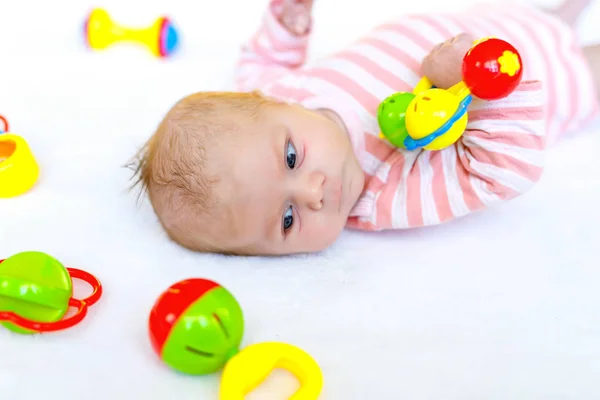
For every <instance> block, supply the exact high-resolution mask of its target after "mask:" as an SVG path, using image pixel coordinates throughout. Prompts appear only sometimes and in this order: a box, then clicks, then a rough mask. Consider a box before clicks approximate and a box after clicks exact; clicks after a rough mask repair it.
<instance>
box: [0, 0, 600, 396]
mask: <svg viewBox="0 0 600 400" xmlns="http://www.w3.org/2000/svg"><path fill="white" fill-rule="evenodd" d="M101 3H102V5H103V6H105V7H106V8H107V9H108V10H109V11H111V12H112V13H113V15H114V17H115V19H116V20H117V21H121V22H124V23H127V24H130V25H136V24H138V25H143V24H145V23H147V22H149V21H152V19H153V18H154V17H156V16H158V15H159V14H160V13H161V12H168V13H169V14H171V15H172V17H173V18H174V20H175V21H176V23H178V26H179V29H180V30H181V32H182V47H181V52H180V53H179V54H178V55H177V57H175V58H173V59H172V60H170V61H158V60H155V59H153V58H151V56H149V55H148V54H147V53H146V52H145V51H144V50H143V49H138V48H137V47H129V46H119V47H115V48H114V49H111V50H109V51H107V52H104V53H97V54H94V53H89V52H87V51H86V50H85V49H84V48H82V47H81V43H80V41H81V24H82V22H83V17H84V15H85V12H86V11H87V9H88V8H89V7H91V6H92V3H88V2H86V1H75V0H60V1H56V0H55V1H36V2H34V1H33V0H31V1H23V2H22V3H20V4H18V3H17V2H14V1H13V2H9V1H5V2H2V3H0V45H1V46H0V49H2V52H1V53H0V57H1V59H2V62H1V63H0V82H1V85H0V114H3V115H5V116H6V117H7V118H8V119H9V121H10V123H11V125H12V128H13V129H12V130H13V131H14V132H15V133H18V134H20V135H22V136H24V137H25V138H26V139H27V141H28V142H29V144H30V145H31V147H32V149H33V151H34V153H35V155H36V157H37V159H38V161H39V163H40V165H41V177H40V180H39V182H38V184H37V185H36V187H35V188H34V189H33V190H32V191H31V192H29V193H27V194H26V195H24V196H22V197H18V198H14V199H2V200H0V258H4V257H8V256H10V255H12V254H15V253H18V252H20V251H25V250H39V251H44V252H47V253H49V254H51V255H53V256H55V257H56V258H58V259H59V260H61V261H62V262H64V263H65V264H66V265H68V266H71V267H75V268H81V269H84V270H86V271H89V272H92V273H94V274H96V275H97V276H98V277H99V278H100V279H101V280H102V283H103V284H104V295H103V297H102V299H101V300H100V301H99V302H98V303H97V304H96V305H94V306H93V307H92V308H91V309H90V312H89V315H88V316H87V317H86V319H85V320H84V321H83V322H82V323H81V324H80V325H78V326H76V327H74V328H72V329H69V330H66V331H63V332H58V333H48V334H43V335H36V336H26V335H17V334H14V333H12V332H10V331H8V330H6V329H4V328H0V399H1V400H37V399H45V400H54V399H57V400H107V399H115V400H120V399H144V400H147V399H157V400H159V399H161V400H162V399H179V400H198V399H206V400H210V399H217V391H218V387H219V374H214V375H210V376H205V377H189V376H183V375H181V374H178V373H176V372H174V371H173V370H171V369H169V368H167V367H166V366H165V365H164V364H162V363H161V362H160V361H159V360H158V358H157V357H156V355H155V354H154V353H153V351H152V349H151V347H150V344H149V340H148V332H147V318H148V313H149V311H150V308H151V307H152V305H153V303H154V301H155V300H156V298H157V297H158V296H159V294H160V293H161V292H162V291H163V290H165V289H166V288H167V287H168V286H169V285H171V284H173V283H175V282H177V281H179V280H181V279H184V278H187V277H206V278H210V279H213V280H216V281H218V282H219V283H221V284H223V285H224V286H225V287H227V288H228V289H229V290H230V291H231V292H232V293H233V294H234V295H235V296H236V298H237V299H238V300H239V302H240V304H241V306H242V308H243V310H244V313H245V318H246V334H245V336H244V340H243V345H244V346H246V345H248V344H251V343H256V342H262V341H270V340H277V341H283V342H287V343H291V344H294V345H297V346H299V347H301V348H303V349H305V350H306V351H307V352H308V353H310V354H311V355H312V356H313V357H314V358H315V359H316V360H317V361H318V363H319V364H320V366H321V367H322V370H323V374H324V382H325V383H324V388H323V396H322V398H323V399H330V400H367V399H374V400H388V399H390V400H395V399H411V400H419V399H444V400H451V399H456V400H466V399H499V400H500V399H502V400H504V399H527V400H532V399H544V400H549V399H577V400H586V399H598V398H600V385H599V384H598V376H600V375H599V374H600V362H599V360H600V313H599V312H598V310H599V309H600V291H599V290H598V287H599V285H600V269H599V268H598V267H599V264H598V245H599V243H600V228H599V227H600V212H599V211H598V205H599V204H600V161H599V157H598V149H600V124H598V123H597V124H595V125H592V126H591V127H589V128H588V129H586V130H585V131H583V132H580V133H578V134H577V135H574V136H572V137H571V138H570V139H569V140H566V141H564V142H562V143H560V145H559V146H557V147H556V148H554V149H553V150H552V151H551V152H550V154H549V158H548V167H547V169H546V173H545V175H544V177H543V179H542V181H541V183H540V184H539V185H538V186H537V187H536V188H535V189H534V190H532V191H531V192H530V193H529V194H527V195H526V196H524V197H522V198H520V199H517V200H515V201H512V202H509V203H507V204H505V205H502V206H499V207H496V208H494V209H491V210H488V211H485V212H482V213H479V214H477V215H473V216H470V217H468V218H464V219H462V220H459V221H456V222H453V223H449V224H446V225H443V226H439V227H435V228H431V229H422V230H412V231H406V232H393V233H392V232H390V233H382V234H365V233H357V232H346V233H345V234H344V235H343V236H342V238H341V239H340V240H339V241H338V242H337V243H336V244H335V246H333V247H332V248H331V249H329V250H328V251H326V252H324V253H322V254H317V255H310V256H297V257H285V258H269V259H266V258H237V257H222V256H215V255H203V254H193V253H191V252H188V251H186V250H183V249H182V248H180V247H178V246H176V245H174V244H173V243H171V242H170V241H168V240H167V239H166V237H165V235H164V234H163V232H162V230H161V229H160V228H159V226H158V224H157V222H156V219H155V217H154V215H153V213H152V212H151V210H150V207H149V206H148V204H147V203H146V202H145V200H143V201H142V203H141V205H140V206H139V207H138V206H137V205H136V198H135V193H129V192H128V191H127V187H128V184H129V182H128V178H129V176H130V171H129V170H127V169H125V168H122V167H121V166H122V165H123V164H125V163H126V162H127V161H128V159H129V157H130V156H132V155H133V153H134V151H135V150H136V149H137V147H138V146H139V145H141V143H142V142H143V141H144V140H145V139H146V138H147V137H148V136H149V135H150V134H151V133H152V131H153V129H154V128H155V126H156V124H157V122H158V121H159V119H160V117H161V116H162V114H163V113H164V112H166V110H167V108H168V107H169V106H170V105H171V104H172V103H173V102H174V101H175V100H177V99H178V98H179V97H181V96H183V95H185V94H187V93H190V92H193V91H197V90H209V89H219V88H223V87H226V85H227V84H228V83H229V81H230V74H231V67H232V63H233V61H234V60H235V56H236V52H237V50H238V46H239V44H240V43H241V42H242V41H243V40H244V39H246V38H247V36H248V35H249V34H250V33H251V32H252V30H253V29H254V28H255V27H256V26H257V24H258V21H259V20H258V19H259V17H260V15H261V13H262V11H263V9H264V7H265V4H266V1H265V0H261V1H255V0H235V1H234V0H230V1H229V2H227V3H222V4H221V3H219V2H215V1H210V2H209V1H201V0H196V1H189V0H179V1H176V2H171V1H169V2H167V1H157V0H155V1H142V0H136V1H128V2H123V1H116V0H110V1H104V2H101ZM124 3H127V4H124ZM405 3H409V2H404V1H392V0H370V1H368V2H356V3H355V4H352V2H347V1H342V0H317V6H316V10H315V13H316V14H315V15H316V16H317V21H316V22H317V25H316V27H315V38H314V40H313V46H312V50H311V57H318V56H319V55H322V54H325V53H326V52H327V51H330V50H332V49H334V48H336V47H337V46H340V45H343V44H344V43H346V42H348V41H350V40H351V39H352V38H353V37H355V36H357V35H358V34H360V32H362V31H364V30H366V29H368V27H369V26H370V25H371V24H373V23H376V22H379V21H381V20H382V19H383V18H385V17H387V16H389V14H390V13H392V12H396V10H397V13H400V12H403V11H406V12H407V11H413V10H415V11H416V10H418V11H421V10H432V9H435V8H436V7H438V8H440V7H441V8H446V9H447V8H449V7H448V5H447V3H444V5H442V4H437V2H434V1H421V2H419V4H414V5H412V6H411V7H412V8H411V9H408V8H407V7H409V6H407V5H405ZM466 3H468V1H463V2H462V3H461V4H462V5H464V4H466ZM537 3H538V4H539V3H540V2H539V1H538V2H537ZM544 3H548V4H550V3H556V2H544ZM596 10H598V7H595V9H594V10H593V11H594V12H595V14H593V15H595V16H594V17H593V19H598V16H600V13H598V12H596ZM586 18H587V19H586V20H588V21H591V19H592V17H591V16H588V17H586ZM591 26H592V24H591V22H588V23H587V28H584V30H585V29H587V32H591V31H592V30H593V29H592V28H591ZM584 40H591V39H590V36H589V35H588V36H584ZM85 291H86V288H85V286H83V285H79V284H77V285H76V293H75V294H76V297H79V298H81V297H83V296H84V295H85V294H86V293H85ZM295 385H296V383H295V381H294V379H293V378H291V376H289V375H287V374H282V373H278V374H275V375H273V377H271V378H269V380H268V381H267V383H265V385H264V386H263V387H261V389H260V390H259V391H257V392H255V394H254V395H253V396H251V397H250V398H252V399H284V398H287V397H286V396H287V395H289V394H290V393H292V392H293V391H294V390H295V388H296V386H295Z"/></svg>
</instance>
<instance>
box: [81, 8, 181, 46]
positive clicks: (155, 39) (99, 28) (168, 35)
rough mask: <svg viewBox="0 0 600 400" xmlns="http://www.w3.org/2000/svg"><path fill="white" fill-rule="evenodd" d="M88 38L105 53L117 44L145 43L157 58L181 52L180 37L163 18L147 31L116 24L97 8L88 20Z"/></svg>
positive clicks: (170, 23)
mask: <svg viewBox="0 0 600 400" xmlns="http://www.w3.org/2000/svg"><path fill="white" fill-rule="evenodd" d="M84 35H85V39H86V42H87V44H88V46H89V47H90V48H91V49H93V50H103V49H105V48H107V47H109V46H111V45H113V44H114V43H116V42H119V41H129V42H136V43H141V44H143V45H144V46H146V47H147V48H148V49H149V50H150V52H152V54H154V55H155V56H157V57H161V58H164V57H168V56H170V55H171V54H173V52H174V51H175V50H176V49H177V45H178V42H179V35H178V33H177V30H176V29H175V27H174V25H173V23H172V21H171V20H170V19H169V18H167V17H159V18H157V19H156V21H154V23H153V24H152V25H150V26H149V27H146V28H127V27H124V26H121V25H118V24H116V23H115V22H113V21H112V19H111V18H110V16H109V15H108V13H107V12H106V11H105V10H103V9H101V8H95V9H93V10H92V12H91V13H90V14H89V16H88V18H87V19H86V21H85V27H84Z"/></svg>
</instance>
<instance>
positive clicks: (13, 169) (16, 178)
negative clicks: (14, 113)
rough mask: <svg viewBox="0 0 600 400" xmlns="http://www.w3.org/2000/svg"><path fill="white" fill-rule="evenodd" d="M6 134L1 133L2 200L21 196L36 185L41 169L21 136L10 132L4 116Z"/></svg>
mask: <svg viewBox="0 0 600 400" xmlns="http://www.w3.org/2000/svg"><path fill="white" fill-rule="evenodd" d="M0 120H2V123H3V125H4V129H5V130H4V132H0V133H1V134H0V198H8V197H15V196H19V195H21V194H23V193H25V192H27V191H28V190H29V189H31V188H32V187H33V185H35V183H36V182H37V179H38V176H39V174H40V168H39V166H38V164H37V161H36V160H35V157H34V156H33V153H32V152H31V149H30V148H29V145H28V144H27V142H26V141H25V139H23V138H22V137H21V136H18V135H15V134H12V133H9V132H8V122H7V121H6V119H4V118H3V117H2V116H0Z"/></svg>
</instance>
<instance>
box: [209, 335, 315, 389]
mask: <svg viewBox="0 0 600 400" xmlns="http://www.w3.org/2000/svg"><path fill="white" fill-rule="evenodd" d="M277 368H281V369H285V370H288V371H289V372H291V373H292V374H293V375H294V376H296V378H297V379H298V381H299V382H300V389H298V391H297V392H296V393H294V394H293V395H292V397H290V398H289V400H315V399H317V398H318V397H319V394H320V393H321V389H322V387H323V375H322V372H321V369H320V368H319V365H318V364H317V362H316V361H315V360H314V359H313V358H312V357H311V356H310V355H308V354H307V353H306V352H305V351H303V350H301V349H299V348H298V347H295V346H292V345H290V344H286V343H279V342H266V343H258V344H254V345H251V346H248V347H246V348H244V349H243V350H241V351H240V352H239V353H238V354H236V355H235V356H234V357H232V358H231V359H230V360H229V362H228V363H227V364H226V365H225V368H224V369H223V374H222V376H221V387H220V392H219V399H220V400H244V398H245V396H247V395H248V394H249V393H250V392H252V391H253V390H254V389H256V388H257V387H258V386H259V385H260V384H261V383H262V382H263V381H264V380H265V379H266V378H267V376H269V374H270V373H271V372H272V371H273V370H274V369H277Z"/></svg>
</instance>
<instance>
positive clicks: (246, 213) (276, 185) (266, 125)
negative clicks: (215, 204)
mask: <svg viewBox="0 0 600 400" xmlns="http://www.w3.org/2000/svg"><path fill="white" fill-rule="evenodd" d="M237 122H238V123H241V124H242V126H243V127H244V128H243V129H244V131H243V132H241V133H240V134H238V135H234V137H235V138H234V139H228V140H227V141H228V142H230V143H229V144H221V145H219V146H217V147H218V149H217V150H216V154H214V156H215V158H213V159H216V161H215V162H216V164H217V166H218V167H217V168H218V173H217V176H219V179H220V183H219V184H218V185H217V193H218V195H219V199H220V200H219V201H220V202H221V203H223V204H224V206H225V207H226V209H227V210H226V213H225V215H226V218H225V220H227V225H228V226H224V227H223V228H224V230H223V233H224V235H223V236H224V237H223V238H221V240H226V244H227V246H226V247H228V248H231V247H233V248H234V249H235V248H237V249H243V250H244V251H247V252H248V253H251V254H274V255H277V254H290V253H299V252H314V251H320V250H323V249H324V248H326V247H328V246H329V245H331V244H332V243H333V242H334V241H335V240H336V239H337V237H338V236H339V235H340V233H341V232H342V230H343V228H344V226H345V224H346V221H347V218H348V215H349V213H350V210H351V209H352V207H353V206H354V205H355V203H356V202H357V200H358V198H359V196H360V194H361V193H362V190H363V185H364V173H363V171H362V169H361V167H360V164H359V162H358V160H357V157H356V155H355V154H354V151H353V148H352V144H351V142H350V139H349V137H348V134H347V133H346V131H345V128H344V125H343V123H342V122H341V121H340V120H339V119H337V116H336V115H335V114H330V113H329V112H324V113H321V112H315V111H309V110H306V109H304V108H302V107H300V106H297V105H281V106H273V107H268V108H267V109H266V110H265V111H264V112H263V113H262V114H261V116H260V118H259V119H258V120H257V121H250V120H248V121H237ZM211 151H212V150H211ZM211 158H212V157H211Z"/></svg>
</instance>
